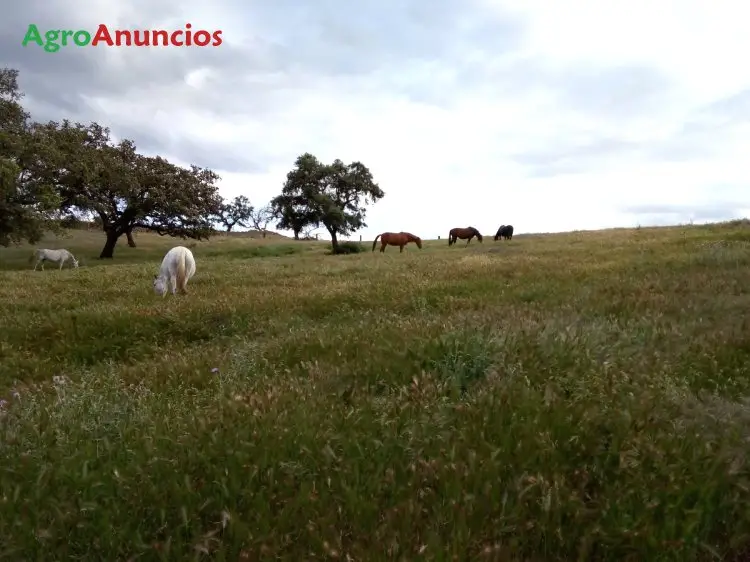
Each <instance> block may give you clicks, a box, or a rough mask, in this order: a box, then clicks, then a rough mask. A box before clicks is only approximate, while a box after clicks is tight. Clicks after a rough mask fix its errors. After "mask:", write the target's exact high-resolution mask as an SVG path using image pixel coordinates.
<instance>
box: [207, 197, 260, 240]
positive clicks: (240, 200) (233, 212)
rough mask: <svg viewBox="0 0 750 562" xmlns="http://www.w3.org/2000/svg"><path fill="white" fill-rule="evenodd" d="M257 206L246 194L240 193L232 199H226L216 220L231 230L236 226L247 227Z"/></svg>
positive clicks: (228, 230)
mask: <svg viewBox="0 0 750 562" xmlns="http://www.w3.org/2000/svg"><path fill="white" fill-rule="evenodd" d="M254 211H255V208H254V207H253V206H252V205H251V204H250V200H249V199H248V198H247V197H245V196H244V195H238V196H237V197H235V198H234V199H233V200H232V201H224V202H222V204H221V205H220V207H219V211H218V213H217V214H216V221H217V222H218V223H219V224H221V225H222V226H223V227H224V228H226V229H227V232H231V231H232V229H233V228H234V227H235V226H240V227H246V226H247V224H248V221H250V220H251V218H252V215H253V212H254Z"/></svg>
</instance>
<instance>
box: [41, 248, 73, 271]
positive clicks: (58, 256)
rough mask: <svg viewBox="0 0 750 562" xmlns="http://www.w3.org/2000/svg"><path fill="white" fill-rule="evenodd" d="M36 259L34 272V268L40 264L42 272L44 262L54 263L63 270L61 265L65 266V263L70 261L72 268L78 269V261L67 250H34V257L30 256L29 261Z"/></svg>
mask: <svg viewBox="0 0 750 562" xmlns="http://www.w3.org/2000/svg"><path fill="white" fill-rule="evenodd" d="M34 258H36V263H34V271H36V268H37V266H38V265H39V264H42V271H44V262H45V261H51V262H54V263H59V264H60V269H62V268H63V265H65V262H66V261H68V260H70V261H71V262H72V263H73V267H78V260H77V259H75V257H74V256H73V254H71V253H70V252H69V251H68V250H64V249H63V250H46V249H44V250H35V251H34V255H33V256H31V259H34Z"/></svg>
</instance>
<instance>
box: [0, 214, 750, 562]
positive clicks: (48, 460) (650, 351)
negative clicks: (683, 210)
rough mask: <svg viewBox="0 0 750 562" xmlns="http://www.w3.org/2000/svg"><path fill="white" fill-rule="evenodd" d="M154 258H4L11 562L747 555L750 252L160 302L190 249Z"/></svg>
mask: <svg viewBox="0 0 750 562" xmlns="http://www.w3.org/2000/svg"><path fill="white" fill-rule="evenodd" d="M137 241H138V245H139V247H138V248H135V249H133V248H128V247H127V246H126V245H125V244H123V245H122V246H118V248H117V250H116V253H115V259H114V260H112V261H106V262H101V261H100V260H97V259H95V258H96V255H97V254H98V251H99V250H100V246H101V243H102V239H101V234H99V233H90V232H73V233H72V234H71V237H70V238H68V239H65V240H59V241H54V240H47V241H44V242H43V243H40V244H38V245H37V246H39V247H42V246H47V247H66V248H68V249H70V250H71V251H73V253H74V254H75V255H76V256H77V257H79V258H80V259H81V261H82V263H83V264H84V265H82V267H80V268H79V269H78V270H70V269H67V268H66V269H64V270H63V271H61V272H60V271H57V270H56V269H55V268H54V267H53V266H48V267H47V270H46V271H44V272H40V271H37V272H33V271H31V267H30V265H29V264H28V262H27V260H28V256H29V255H30V253H31V248H29V247H20V248H9V249H3V250H0V269H2V271H0V287H2V291H0V397H3V398H4V399H5V400H7V404H6V406H5V413H4V414H3V415H2V418H1V419H0V455H2V464H1V465H0V559H4V560H40V561H42V560H43V561H45V562H46V561H50V560H68V559H77V560H96V561H101V560H136V559H137V560H192V559H203V560H209V559H210V560H232V561H236V560H267V559H278V560H291V561H301V560H323V559H339V560H357V561H360V560H533V561H537V560H613V561H614V560H617V561H619V560H633V561H643V560H649V561H651V560H675V561H681V562H682V561H688V560H722V559H731V558H730V557H731V556H733V555H741V554H742V553H743V552H745V551H746V549H747V548H748V546H749V545H750V512H748V508H747V505H748V502H750V472H749V471H748V468H749V467H748V462H749V461H748V458H750V456H749V453H750V443H748V440H747V435H748V434H749V431H750V402H749V401H748V398H747V397H748V396H750V315H749V314H748V310H750V276H749V273H750V225H748V223H746V222H741V221H738V222H734V223H725V224H717V225H708V226H683V227H674V228H658V229H656V228H641V229H635V230H626V229H616V230H609V231H600V232H575V233H569V234H555V235H528V236H518V237H515V238H514V239H513V240H512V241H511V242H507V241H502V242H493V241H492V238H491V237H488V238H487V239H486V240H485V242H484V243H483V244H477V243H476V242H472V244H471V245H470V246H469V247H462V246H463V244H459V245H458V246H457V247H452V248H448V245H447V241H446V240H440V241H428V242H426V243H425V248H424V250H423V251H421V252H420V251H419V250H418V249H417V248H416V247H415V246H413V245H410V246H408V247H407V248H406V249H405V251H404V253H403V254H399V253H398V249H397V248H388V250H387V251H386V253H385V254H381V253H379V252H377V251H376V252H375V253H372V252H370V251H369V249H370V247H369V246H368V243H367V242H364V243H363V245H364V246H365V247H366V248H367V250H368V251H366V252H364V253H361V254H355V255H344V256H332V255H327V252H328V250H329V248H328V247H327V245H326V244H325V243H316V242H294V241H292V240H283V239H282V240H281V241H279V239H278V238H277V239H268V240H257V239H249V238H243V237H239V236H235V237H217V238H215V239H212V240H210V241H208V242H200V243H196V244H195V245H194V247H193V252H194V254H195V257H196V261H197V273H196V276H195V277H194V278H193V279H192V280H191V281H190V283H189V285H188V290H189V292H190V294H189V295H188V296H187V297H176V298H175V297H172V296H171V295H168V296H167V297H166V298H163V299H162V298H159V297H156V296H155V295H154V294H153V292H152V290H151V279H152V277H153V275H154V274H155V273H156V272H157V270H158V266H159V263H160V260H161V258H162V257H163V255H164V252H165V251H166V250H167V249H168V248H169V247H170V246H173V245H176V244H178V243H182V241H177V240H174V239H170V238H160V237H158V236H150V235H147V234H139V235H138V237H137ZM185 243H188V242H185ZM53 244H54V245H53ZM53 377H58V378H56V379H54V380H55V381H57V382H54V381H53ZM59 377H64V379H60V378H59ZM61 380H62V381H63V382H60V381H61Z"/></svg>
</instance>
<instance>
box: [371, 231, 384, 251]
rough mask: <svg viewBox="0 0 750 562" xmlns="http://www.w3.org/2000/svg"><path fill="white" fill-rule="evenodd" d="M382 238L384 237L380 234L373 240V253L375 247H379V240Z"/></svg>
mask: <svg viewBox="0 0 750 562" xmlns="http://www.w3.org/2000/svg"><path fill="white" fill-rule="evenodd" d="M381 236H382V234H378V235H377V236H376V237H375V240H373V241H372V251H373V252H374V251H375V246H377V245H378V238H380V237H381Z"/></svg>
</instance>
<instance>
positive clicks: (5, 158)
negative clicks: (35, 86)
mask: <svg viewBox="0 0 750 562" xmlns="http://www.w3.org/2000/svg"><path fill="white" fill-rule="evenodd" d="M22 97H23V94H22V93H21V92H20V90H19V87H18V71H17V70H13V69H8V68H2V69H0V246H9V245H10V244H19V243H21V242H24V241H27V242H29V243H32V244H33V243H35V242H37V241H38V240H39V239H40V238H41V237H42V235H43V234H44V231H45V230H55V231H56V230H59V226H58V223H57V220H56V219H57V218H59V217H58V215H59V203H60V200H59V196H58V194H57V192H56V190H55V185H54V183H53V182H51V181H50V176H49V174H48V173H47V161H48V156H49V153H50V152H51V151H52V149H53V147H52V146H50V144H49V143H48V142H47V139H46V138H44V137H43V136H40V135H38V134H37V133H38V131H37V128H36V127H34V126H33V125H31V124H30V123H29V115H28V113H26V111H24V109H23V107H22V106H21V103H20V100H21V99H22Z"/></svg>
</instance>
